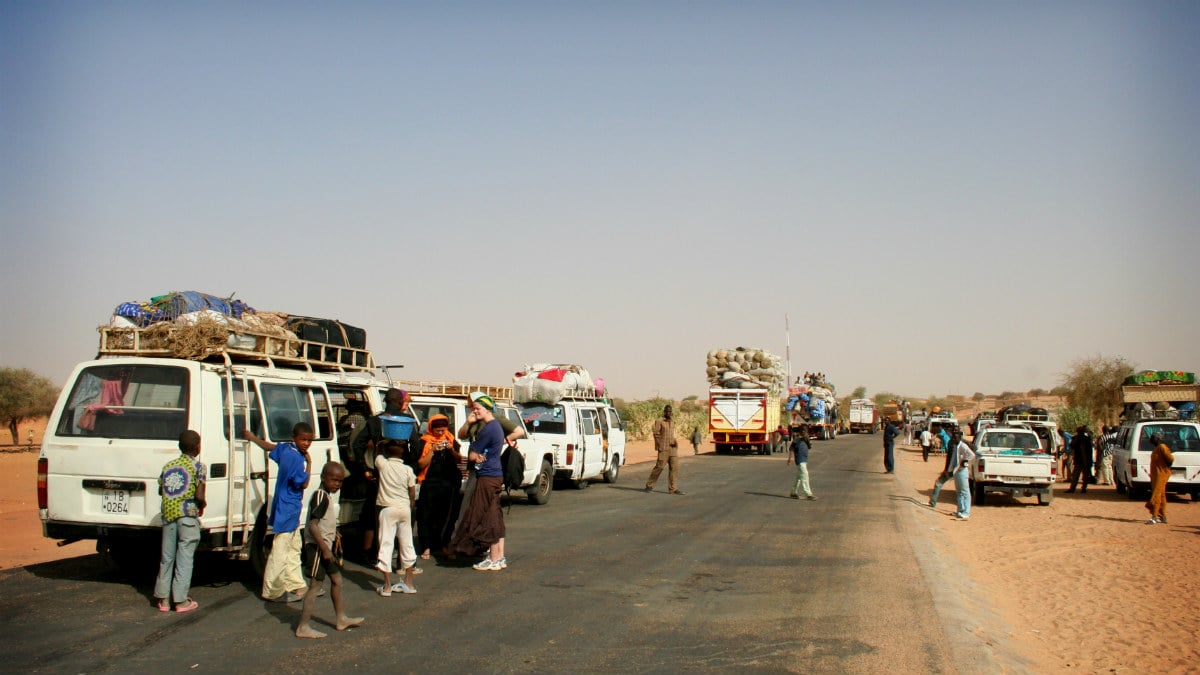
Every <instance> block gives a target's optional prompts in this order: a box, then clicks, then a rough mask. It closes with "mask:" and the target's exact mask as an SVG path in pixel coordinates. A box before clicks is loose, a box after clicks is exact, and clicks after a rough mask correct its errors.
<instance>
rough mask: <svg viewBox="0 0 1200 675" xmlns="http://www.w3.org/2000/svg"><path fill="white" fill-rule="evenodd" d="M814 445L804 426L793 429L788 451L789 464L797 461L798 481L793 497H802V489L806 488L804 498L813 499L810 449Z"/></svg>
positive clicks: (794, 486) (793, 488)
mask: <svg viewBox="0 0 1200 675" xmlns="http://www.w3.org/2000/svg"><path fill="white" fill-rule="evenodd" d="M811 448H812V446H811V445H810V444H809V442H808V433H807V432H806V431H805V429H804V427H796V429H795V430H794V431H792V446H791V448H790V451H789V452H788V464H791V463H792V461H793V460H795V462H796V482H795V483H793V484H792V493H791V494H790V495H788V496H789V497H791V498H792V499H800V490H804V498H805V499H807V500H809V501H812V500H814V499H816V497H814V496H813V493H812V489H811V488H809V486H808V451H809V450H810V449H811Z"/></svg>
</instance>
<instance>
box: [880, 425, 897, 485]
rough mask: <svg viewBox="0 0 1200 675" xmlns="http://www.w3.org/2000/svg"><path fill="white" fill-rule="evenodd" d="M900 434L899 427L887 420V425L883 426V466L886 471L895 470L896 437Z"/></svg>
mask: <svg viewBox="0 0 1200 675" xmlns="http://www.w3.org/2000/svg"><path fill="white" fill-rule="evenodd" d="M899 435H900V429H898V428H896V425H895V424H893V423H892V421H891V420H888V422H887V426H885V427H884V428H883V468H884V469H886V470H887V472H888V473H892V472H893V471H895V470H896V437H897V436H899Z"/></svg>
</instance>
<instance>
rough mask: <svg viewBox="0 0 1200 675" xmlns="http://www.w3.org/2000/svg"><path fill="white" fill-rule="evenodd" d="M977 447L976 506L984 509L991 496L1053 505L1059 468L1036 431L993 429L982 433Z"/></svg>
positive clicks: (973, 465)
mask: <svg viewBox="0 0 1200 675" xmlns="http://www.w3.org/2000/svg"><path fill="white" fill-rule="evenodd" d="M973 445H974V450H975V461H973V462H972V463H971V475H970V485H971V494H972V496H973V498H974V502H975V504H977V505H982V504H983V503H984V501H985V500H986V498H987V493H989V492H1003V493H1007V494H1009V495H1012V496H1013V497H1018V496H1025V497H1030V496H1033V495H1036V496H1037V500H1038V504H1041V505H1043V506H1048V505H1049V504H1050V502H1051V501H1053V499H1054V481H1055V480H1056V478H1057V476H1058V466H1057V464H1056V463H1055V461H1054V455H1053V453H1052V452H1051V451H1049V450H1048V449H1047V448H1046V446H1045V445H1044V444H1043V443H1042V439H1041V437H1040V436H1039V435H1038V434H1037V432H1035V431H1034V430H1033V429H1028V428H1025V427H1020V426H990V427H987V428H986V429H984V430H983V431H981V432H979V434H978V435H977V436H976V437H975V442H974V443H973Z"/></svg>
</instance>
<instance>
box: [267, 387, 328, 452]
mask: <svg viewBox="0 0 1200 675" xmlns="http://www.w3.org/2000/svg"><path fill="white" fill-rule="evenodd" d="M259 386H260V388H261V389H262V400H263V403H264V404H265V406H266V416H267V434H268V435H269V438H270V439H271V440H272V441H275V442H279V441H286V440H288V439H290V438H291V437H292V427H294V426H295V425H296V423H297V422H308V423H309V424H310V425H312V428H313V429H314V430H317V431H319V428H318V425H317V419H316V415H315V413H314V410H313V400H312V394H313V393H314V392H313V390H312V389H311V388H309V387H299V386H296V385H291V384H268V383H263V384H261V385H259ZM315 393H316V394H317V395H318V396H320V397H322V398H324V393H323V392H321V391H320V390H316V392H315ZM325 409H326V411H328V406H326V408H325ZM327 414H328V413H327ZM319 438H326V437H325V436H319Z"/></svg>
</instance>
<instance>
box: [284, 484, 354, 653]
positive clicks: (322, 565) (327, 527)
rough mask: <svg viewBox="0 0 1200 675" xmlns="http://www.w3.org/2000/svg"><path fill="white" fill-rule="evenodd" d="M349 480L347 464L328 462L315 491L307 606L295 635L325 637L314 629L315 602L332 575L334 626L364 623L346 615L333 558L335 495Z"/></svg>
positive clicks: (308, 534) (308, 536) (307, 543)
mask: <svg viewBox="0 0 1200 675" xmlns="http://www.w3.org/2000/svg"><path fill="white" fill-rule="evenodd" d="M344 480H346V467H344V466H342V465H341V464H340V463H338V462H328V463H326V464H325V467H324V468H323V469H321V487H320V488H319V489H318V490H317V491H316V492H314V493H313V496H312V499H311V500H310V501H309V503H308V525H307V526H305V527H304V574H305V575H306V576H308V578H309V583H308V592H307V593H305V594H304V608H303V609H301V610H300V623H299V624H297V626H296V637H299V638H323V637H325V633H322V632H321V631H319V630H316V629H315V628H313V627H312V626H311V625H310V624H309V621H310V620H311V619H312V612H313V605H315V604H316V602H317V596H319V595H320V594H321V592H320V591H321V586H323V585H324V583H325V577H329V586H330V587H329V597H330V598H331V599H332V600H333V612H334V615H335V623H334V627H335V628H337V629H338V630H346V629H347V628H353V627H354V626H359V625H362V622H363V621H364V619H363V618H362V617H361V616H346V612H345V609H344V608H343V607H342V570H341V567H340V566H339V564H338V562H337V561H336V560H334V557H333V541H334V539H335V538H336V537H337V514H338V509H337V506H336V505H335V504H334V502H333V496H334V495H335V494H337V491H338V490H340V489H342V481H344Z"/></svg>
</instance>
